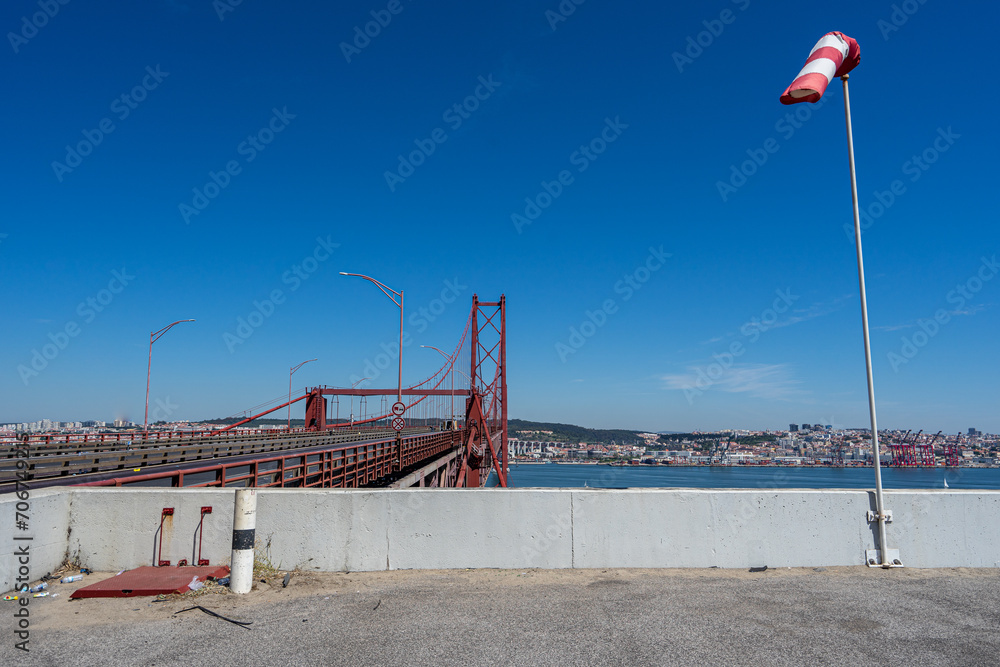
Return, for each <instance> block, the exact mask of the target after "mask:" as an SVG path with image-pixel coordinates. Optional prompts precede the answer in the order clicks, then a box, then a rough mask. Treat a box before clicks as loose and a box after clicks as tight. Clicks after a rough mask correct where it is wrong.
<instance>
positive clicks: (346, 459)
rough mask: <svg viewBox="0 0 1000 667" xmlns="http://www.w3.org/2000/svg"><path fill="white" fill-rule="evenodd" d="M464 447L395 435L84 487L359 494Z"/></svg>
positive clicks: (450, 440) (443, 435) (449, 440)
mask: <svg viewBox="0 0 1000 667" xmlns="http://www.w3.org/2000/svg"><path fill="white" fill-rule="evenodd" d="M459 443H460V435H459V434H458V433H456V432H452V431H439V432H433V433H420V434H410V435H408V436H407V437H404V438H403V451H402V453H400V451H399V450H398V448H397V444H396V438H395V435H393V437H390V438H383V439H379V440H376V441H368V442H363V443H356V444H341V445H334V446H331V447H330V448H329V449H325V450H322V451H312V452H306V453H301V452H299V453H296V452H287V453H284V454H276V455H274V456H264V457H260V458H256V459H254V460H253V461H227V460H218V461H214V462H212V463H207V462H206V465H203V466H198V467H194V468H188V469H184V470H166V471H157V470H155V469H154V470H151V471H150V472H148V473H146V474H142V475H133V476H129V477H123V478H115V479H105V480H100V481H94V482H83V483H81V484H80V486H140V487H143V486H155V487H174V488H179V487H183V488H199V487H247V486H253V487H258V488H268V487H278V488H357V487H361V486H367V485H373V484H378V483H379V482H380V481H381V480H384V479H386V478H388V477H389V476H390V475H393V474H394V473H398V472H400V470H401V469H400V467H399V462H400V460H401V461H402V465H403V469H406V468H409V467H411V466H415V465H417V464H419V463H421V462H423V461H426V460H428V459H432V458H434V457H437V456H440V455H442V454H444V453H446V452H448V451H449V450H452V449H454V448H455V447H457V446H458V445H459Z"/></svg>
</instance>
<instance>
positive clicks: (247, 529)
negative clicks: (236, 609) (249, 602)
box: [229, 489, 257, 594]
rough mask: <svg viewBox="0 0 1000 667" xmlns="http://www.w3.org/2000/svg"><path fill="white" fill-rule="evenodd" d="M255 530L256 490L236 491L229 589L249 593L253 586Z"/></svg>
mask: <svg viewBox="0 0 1000 667" xmlns="http://www.w3.org/2000/svg"><path fill="white" fill-rule="evenodd" d="M256 529H257V489H237V490H236V506H235V507H234V509H233V558H232V561H231V563H232V564H231V566H230V573H229V589H230V590H231V591H232V592H234V593H241V594H242V593H249V592H250V588H251V586H253V546H254V541H255V538H256Z"/></svg>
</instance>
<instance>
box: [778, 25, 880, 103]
mask: <svg viewBox="0 0 1000 667" xmlns="http://www.w3.org/2000/svg"><path fill="white" fill-rule="evenodd" d="M859 62H861V47H860V46H858V43H857V42H856V41H855V40H853V39H851V38H850V37H848V36H847V35H845V34H844V33H842V32H828V33H826V34H825V35H823V38H822V39H820V40H819V41H818V42H816V46H814V47H813V50H812V51H810V52H809V57H808V58H807V59H806V64H805V67H803V68H802V71H801V72H799V75H798V76H797V77H795V80H794V81H792V85H790V86H789V87H788V88H787V89H786V90H785V92H784V93H783V94H782V95H781V103H782V104H798V103H799V102H817V101H819V98H821V97H823V93H824V92H825V91H826V87H827V86H828V85H830V81H832V80H833V77H835V76H843V75H845V74H847V73H848V72H850V71H851V70H852V69H854V68H855V67H857V66H858V63H859Z"/></svg>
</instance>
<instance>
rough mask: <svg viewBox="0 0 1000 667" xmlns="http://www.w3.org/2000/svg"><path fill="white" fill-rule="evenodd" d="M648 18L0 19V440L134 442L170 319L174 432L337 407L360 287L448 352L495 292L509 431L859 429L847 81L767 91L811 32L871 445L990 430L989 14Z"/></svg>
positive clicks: (723, 0) (19, 1)
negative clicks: (311, 400) (331, 393)
mask: <svg viewBox="0 0 1000 667" xmlns="http://www.w3.org/2000/svg"><path fill="white" fill-rule="evenodd" d="M674 4H675V3H654V2H637V3H630V4H628V5H627V6H623V5H621V4H616V3H609V2H602V1H601V0H587V1H586V2H583V3H582V4H579V5H575V4H573V3H572V2H569V1H568V0H567V1H564V2H563V3H562V4H561V5H560V3H559V2H557V1H556V0H530V1H524V2H517V1H514V2H508V3H501V4H500V5H499V6H490V7H485V6H479V4H478V3H461V2H437V3H424V2H420V1H419V0H417V1H415V2H411V1H408V0H401V1H400V2H398V3H397V2H392V3H390V2H383V1H382V0H375V1H370V0H363V1H356V0H345V1H343V2H338V3H319V2H298V3H285V4H282V5H278V4H277V3H260V2H242V3H240V4H238V5H233V4H232V3H231V1H226V0H218V1H217V2H215V3H213V2H209V1H208V0H203V1H199V2H195V1H194V0H156V1H152V0H151V1H150V2H145V3H113V2H101V1H94V2H79V1H76V2H68V3H67V4H58V2H55V1H53V2H51V3H47V2H46V1H45V0H43V2H41V3H39V2H37V0H36V1H27V0H14V1H11V2H7V3H4V6H3V9H2V10H0V27H2V28H3V31H4V33H5V34H6V38H5V42H6V44H5V45H4V46H2V47H0V53H2V54H3V55H2V56H0V58H3V60H4V62H3V67H2V68H0V72H2V73H0V77H2V81H3V84H4V89H5V91H6V99H7V101H6V103H5V104H4V105H3V107H2V111H0V113H2V120H3V123H2V127H3V133H4V147H5V151H4V153H5V159H4V160H3V161H2V162H0V165H2V166H0V169H2V170H3V171H2V174H0V177H2V181H3V183H4V188H3V194H2V196H3V204H4V206H3V208H4V212H5V215H4V216H3V220H2V221H0V290H2V296H3V304H4V317H3V318H2V324H0V327H2V329H0V332H2V340H3V345H2V346H0V378H2V380H0V399H2V400H0V422H3V421H24V420H35V419H40V418H50V419H57V420H71V419H73V420H75V419H113V418H115V417H127V418H130V419H138V420H140V421H141V419H142V410H143V396H144V390H145V379H146V378H145V373H143V371H144V370H146V363H145V362H146V361H147V351H148V350H147V346H148V340H149V338H148V336H149V332H150V331H153V330H156V329H159V328H160V327H162V326H164V325H166V324H168V323H170V322H172V321H174V320H178V319H185V318H195V319H196V320H197V321H196V322H195V323H193V324H184V325H179V326H178V327H176V328H174V329H173V330H171V331H170V332H169V333H168V334H167V335H166V336H165V337H164V338H163V339H162V340H160V341H159V342H157V343H156V345H155V348H154V358H153V376H152V386H151V390H150V394H151V405H155V402H156V401H157V400H160V401H162V402H163V403H164V404H165V405H169V406H171V407H170V416H171V417H172V418H190V419H200V418H210V417H216V416H223V415H230V414H234V413H237V412H240V411H242V410H244V409H246V408H249V407H251V406H254V405H257V404H258V403H262V402H264V401H266V400H269V399H272V398H275V397H277V396H280V395H282V394H283V393H285V392H286V391H287V382H288V378H287V374H288V368H289V367H290V366H292V365H294V364H296V363H298V362H299V361H302V360H304V359H309V358H313V357H315V358H318V361H317V362H315V363H311V364H308V365H307V366H304V367H303V368H302V369H301V370H300V371H299V372H298V373H297V374H296V375H295V385H296V386H303V385H316V384H328V385H339V386H343V385H345V384H347V383H348V382H349V379H350V378H351V377H354V378H357V377H360V376H361V374H362V373H363V372H364V368H365V364H366V360H373V359H375V358H376V355H378V354H379V353H380V352H381V349H380V345H382V344H389V343H391V342H392V341H394V340H395V335H396V327H397V325H398V311H396V310H395V309H394V308H393V306H392V304H390V303H389V302H388V300H386V299H385V298H384V297H382V296H381V295H379V294H378V293H377V292H376V291H375V289H374V287H372V286H371V285H366V284H364V283H362V282H361V281H359V280H357V279H350V278H343V277H341V276H339V275H338V272H339V271H353V272H360V273H367V274H369V275H372V276H375V277H377V278H379V279H380V280H382V281H384V282H385V283H387V284H388V285H389V286H391V287H394V288H395V289H403V290H405V293H406V305H407V311H408V312H407V319H408V320H410V321H409V323H408V325H407V329H408V331H409V333H410V334H411V335H412V336H413V339H414V341H415V343H417V344H427V345H436V346H438V347H441V348H445V349H450V348H451V347H452V346H454V345H455V343H456V342H457V340H458V338H459V336H460V334H461V331H462V328H463V326H464V324H465V321H466V318H467V315H468V308H469V304H470V302H471V298H472V295H473V293H477V294H478V295H479V296H480V298H481V299H487V300H493V299H496V298H497V297H498V296H499V295H500V294H501V293H503V294H506V296H507V300H508V327H509V333H508V366H509V371H508V372H509V386H510V389H509V392H510V394H509V395H510V399H509V400H510V414H511V416H513V417H520V418H526V419H535V420H545V421H562V422H573V423H579V424H584V425H588V426H594V427H629V428H642V429H656V430H688V429H719V428H726V427H749V428H779V427H786V426H787V424H788V423H789V422H820V423H827V424H835V425H840V426H864V425H866V424H867V423H868V415H867V397H866V384H865V373H864V357H863V348H862V338H861V323H860V305H859V299H858V296H857V293H858V284H857V269H856V261H855V250H854V245H853V242H852V240H851V238H850V237H849V236H848V235H847V234H845V231H844V226H845V225H850V224H851V223H852V218H851V200H850V188H849V180H848V171H847V151H846V139H845V132H844V113H843V95H842V91H841V87H840V83H839V81H835V82H834V83H833V84H832V85H831V88H830V89H829V92H828V93H827V96H826V97H825V98H824V100H823V102H822V103H821V104H819V105H797V106H794V107H784V106H782V105H781V104H779V102H778V96H779V95H780V93H781V92H782V91H783V90H784V89H785V87H786V86H787V85H788V84H789V83H790V82H791V80H792V79H793V78H794V76H795V74H796V73H797V72H798V70H799V69H800V67H801V66H802V64H803V62H804V60H805V57H806V55H807V54H808V52H809V49H810V48H811V47H812V45H813V44H814V43H815V42H816V41H817V40H818V39H819V38H820V36H822V35H823V34H824V33H826V32H828V31H830V30H840V31H843V32H845V33H847V34H848V35H850V36H852V37H854V38H856V39H857V40H858V41H859V42H860V44H861V49H862V62H861V65H860V66H859V67H858V69H856V70H855V72H854V73H852V75H851V95H852V97H851V101H852V106H853V113H854V131H855V143H856V154H857V164H858V179H859V190H860V198H861V205H862V208H863V209H866V210H867V211H869V213H870V217H868V218H866V226H867V229H866V231H865V233H864V237H863V238H864V242H865V262H866V271H867V278H868V298H869V310H870V321H871V327H872V347H873V354H874V363H875V382H876V392H877V398H878V407H879V423H880V426H883V427H888V428H891V427H900V428H914V429H917V428H923V429H925V430H929V431H937V430H939V429H944V430H945V431H949V432H954V431H957V430H959V429H961V430H965V429H966V428H968V427H970V426H975V427H977V428H979V429H982V430H986V431H992V432H998V431H1000V421H998V419H1000V418H998V416H997V410H996V407H997V398H998V389H997V386H996V380H995V375H994V369H996V368H997V367H998V362H1000V352H998V350H997V346H996V334H995V332H996V330H997V325H998V321H1000V314H998V308H997V303H998V302H1000V280H993V277H994V274H995V273H996V272H997V268H996V266H995V265H994V263H995V260H994V259H993V258H995V257H996V255H997V253H998V251H1000V232H998V231H997V227H996V210H997V206H996V204H997V202H996V197H997V195H996V192H997V190H996V188H995V184H994V181H995V179H996V155H997V151H996V148H997V145H998V141H997V139H998V137H997V126H996V122H995V117H996V107H997V105H996V102H997V93H996V92H995V90H994V87H993V86H991V85H989V82H987V81H984V79H983V76H984V74H985V73H986V71H987V66H988V63H989V62H991V61H992V60H993V59H994V54H993V50H992V48H991V47H989V46H988V45H989V44H990V43H991V41H992V40H993V39H994V35H993V34H992V29H993V27H994V26H995V25H996V24H997V18H998V17H997V13H998V10H997V9H996V8H995V7H993V6H992V5H989V6H986V5H982V4H980V3H975V4H973V3H964V4H962V3H960V4H959V5H956V4H954V3H950V4H949V3H943V2H940V1H938V0H927V1H926V2H924V3H923V4H920V3H919V2H917V0H911V2H909V3H903V4H902V5H899V4H898V3H897V5H896V6H897V7H898V9H894V6H893V3H889V2H885V3H881V2H874V3H869V2H841V3H834V4H830V3H826V4H822V5H815V6H814V5H804V4H802V3H790V2H785V3H763V2H759V0H738V1H737V2H731V1H729V0H715V1H712V2H708V1H705V2H702V1H699V2H694V3H684V4H683V5H677V6H674ZM560 7H561V8H562V9H561V10H560ZM46 8H47V11H48V13H49V14H51V16H46V15H44V12H45V11H46ZM571 9H572V12H570V10H571ZM40 12H41V13H40ZM907 12H909V13H907ZM373 21H381V23H382V24H384V25H379V24H377V23H371V22H373ZM366 24H369V25H367V26H366ZM38 26H40V27H38ZM366 28H367V30H368V31H369V33H370V34H372V35H374V36H371V37H368V36H365V35H364V31H365V30H366ZM359 35H360V36H359ZM689 38H690V39H689ZM699 42H700V44H699ZM123 96H125V97H124V98H123ZM456 105H458V109H456ZM796 113H797V114H798V116H796V115H795V114H796ZM786 114H792V116H790V117H786ZM432 149H433V150H432ZM768 149H769V150H768ZM415 151H416V153H414V152H415ZM399 156H402V159H403V161H404V162H405V164H401V158H400V157H399ZM411 158H412V159H411ZM765 158H766V159H765ZM914 158H916V160H914ZM754 159H756V163H753V162H747V161H748V160H751V161H752V160H754ZM741 169H742V171H743V173H742V174H739V175H734V170H736V171H737V172H738V171H740V170H741ZM747 174H749V175H747ZM720 183H724V184H728V187H726V186H725V185H721V186H720ZM894 189H895V191H894ZM876 192H878V193H879V194H876ZM532 204H533V205H534V206H538V209H537V210H536V209H534V208H532ZM516 216H521V217H516ZM529 218H533V219H531V220H529ZM528 222H530V224H528ZM296 267H298V268H296ZM629 281H631V283H632V286H630V284H629ZM275 291H277V292H279V293H280V294H279V296H280V298H279V300H280V303H277V304H274V306H273V308H272V307H269V306H268V304H266V303H264V302H265V301H268V300H269V298H270V296H271V295H272V294H273V293H274V292H275ZM442 293H445V294H446V295H447V296H448V297H449V298H451V297H452V296H454V297H455V299H454V303H452V304H449V305H446V306H445V307H443V308H440V307H438V306H441V304H440V303H439V304H435V301H434V300H435V299H438V298H441V296H442ZM88 300H93V303H88ZM255 302H257V304H260V306H259V307H260V309H261V310H263V311H266V312H265V315H267V317H264V316H258V317H256V319H255V320H254V321H255V322H258V323H259V326H256V327H253V328H252V333H251V335H249V336H247V337H245V338H244V337H242V336H240V335H239V334H238V331H237V329H238V324H239V318H244V319H247V318H248V317H250V315H251V313H253V312H254V311H255V310H257V309H258V306H257V305H255ZM442 303H443V302H442ZM606 306H607V311H604V309H605V307H606ZM420 307H424V308H431V307H435V308H436V310H437V311H438V314H436V315H435V316H434V319H433V321H430V319H427V318H419V319H416V320H411V319H410V316H411V313H418V312H419V308H420ZM411 308H412V310H411ZM599 311H601V312H599ZM935 316H937V318H938V319H937V321H935V319H934V318H935ZM423 319H426V321H423ZM587 322H592V323H593V324H592V325H591V324H587ZM67 327H68V328H67ZM67 331H69V332H73V333H72V335H71V334H69V333H66V332H67ZM574 331H576V332H578V333H577V334H574ZM244 333H246V330H245V331H244ZM227 335H228V338H227ZM233 337H235V338H237V339H238V341H239V342H233V341H234V338H233ZM47 345H48V346H49V347H48V348H46V347H45V346H47ZM734 350H735V351H736V352H738V354H732V353H733V351H734ZM46 352H47V357H48V358H46V354H45V353H46ZM36 353H37V354H36ZM39 355H41V356H39ZM730 355H732V356H730ZM404 358H405V367H404V382H405V383H406V384H411V383H413V382H416V381H419V380H422V379H423V378H424V377H426V376H427V375H429V374H431V373H432V372H433V371H434V370H435V369H436V368H437V367H438V365H439V363H438V362H439V361H440V360H439V358H437V355H435V354H434V353H433V352H430V351H427V350H420V349H418V348H415V347H411V348H410V349H409V350H408V351H407V352H406V353H405V357H404ZM392 375H393V374H392V373H391V372H388V371H387V372H386V376H385V377H383V378H379V379H378V380H377V381H376V382H375V384H376V385H382V386H391V385H392V384H393V380H394V378H393V377H392ZM300 414H301V412H300Z"/></svg>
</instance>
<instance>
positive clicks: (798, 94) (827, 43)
mask: <svg viewBox="0 0 1000 667" xmlns="http://www.w3.org/2000/svg"><path fill="white" fill-rule="evenodd" d="M860 62H861V47H860V46H859V45H858V43H857V41H855V40H854V39H852V38H850V37H848V36H847V35H845V34H844V33H842V32H828V33H827V34H825V35H823V37H822V38H821V39H820V40H819V42H817V43H816V46H814V47H813V49H812V51H810V52H809V57H808V58H807V59H806V64H805V66H804V67H803V68H802V70H801V71H800V72H799V74H798V76H796V77H795V80H794V81H792V84H791V85H790V86H788V88H787V89H786V90H785V92H784V93H782V95H781V98H780V100H781V103H782V104H798V103H800V102H817V101H818V100H819V99H820V98H821V97H822V96H823V93H824V92H825V91H826V88H827V86H828V85H830V82H831V81H832V80H833V78H834V77H840V78H841V80H842V81H843V82H844V112H845V114H846V116H847V152H848V161H849V165H850V172H851V201H852V204H853V208H854V242H855V246H856V249H857V256H858V286H859V289H860V293H861V328H862V332H863V334H864V342H865V370H866V373H867V377H868V412H869V415H870V417H871V428H872V457H873V459H874V466H875V508H876V512H875V515H874V516H871V513H869V520H877V521H878V540H879V548H878V549H870V550H868V551H867V552H866V553H865V562H866V563H867V564H868V565H869V566H870V567H878V566H880V567H884V568H889V567H902V562H900V560H899V550H898V549H889V548H888V543H887V542H886V536H885V524H886V518H887V514H886V510H885V502H884V499H883V494H882V466H881V461H880V452H879V446H878V421H877V419H876V417H875V381H874V378H873V376H872V351H871V342H870V341H869V337H868V299H867V296H866V294H865V264H864V259H863V258H862V254H861V219H860V215H859V210H858V183H857V175H856V172H855V168H854V135H853V131H852V128H851V98H850V96H849V92H848V88H847V80H848V78H849V77H848V73H849V72H850V71H851V70H853V69H854V68H855V67H857V66H858V63H860Z"/></svg>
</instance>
